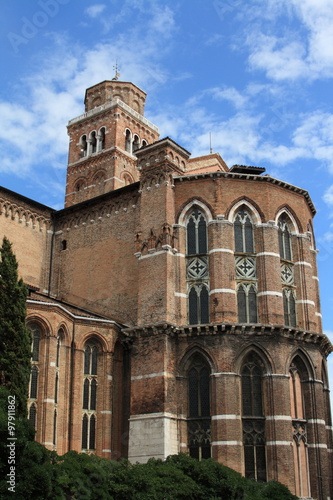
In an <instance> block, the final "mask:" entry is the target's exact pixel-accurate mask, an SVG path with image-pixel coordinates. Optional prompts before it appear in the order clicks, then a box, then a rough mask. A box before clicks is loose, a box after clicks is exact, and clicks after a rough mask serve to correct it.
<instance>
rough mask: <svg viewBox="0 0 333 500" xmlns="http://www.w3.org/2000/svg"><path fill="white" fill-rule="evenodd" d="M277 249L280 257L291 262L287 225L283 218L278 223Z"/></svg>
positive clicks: (289, 236)
mask: <svg viewBox="0 0 333 500" xmlns="http://www.w3.org/2000/svg"><path fill="white" fill-rule="evenodd" d="M278 228H279V229H278V234H279V249H280V257H281V259H285V260H292V251H291V234H290V229H289V224H288V221H287V218H286V217H285V216H281V217H280V218H279V221H278Z"/></svg>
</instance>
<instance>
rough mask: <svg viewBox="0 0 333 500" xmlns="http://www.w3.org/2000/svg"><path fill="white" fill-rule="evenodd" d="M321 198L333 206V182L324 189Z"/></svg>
mask: <svg viewBox="0 0 333 500" xmlns="http://www.w3.org/2000/svg"><path fill="white" fill-rule="evenodd" d="M323 199H324V201H325V203H327V204H328V205H331V206H332V207H333V184H332V186H330V187H329V188H328V189H327V190H326V191H325V194H324V196H323Z"/></svg>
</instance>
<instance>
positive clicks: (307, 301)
mask: <svg viewBox="0 0 333 500" xmlns="http://www.w3.org/2000/svg"><path fill="white" fill-rule="evenodd" d="M296 304H309V305H310V306H315V305H316V304H315V303H314V302H313V300H307V299H299V300H296Z"/></svg>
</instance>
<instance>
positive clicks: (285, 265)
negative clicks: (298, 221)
mask: <svg viewBox="0 0 333 500" xmlns="http://www.w3.org/2000/svg"><path fill="white" fill-rule="evenodd" d="M290 224H291V222H290V220H289V219H288V217H287V215H285V214H283V215H281V216H280V218H279V220H278V235H279V249H280V267H281V283H282V295H283V312H284V324H285V325H287V326H293V327H296V326H297V317H296V295H295V281H294V264H293V263H292V262H291V260H292V248H291V233H290Z"/></svg>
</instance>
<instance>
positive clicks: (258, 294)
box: [257, 290, 282, 297]
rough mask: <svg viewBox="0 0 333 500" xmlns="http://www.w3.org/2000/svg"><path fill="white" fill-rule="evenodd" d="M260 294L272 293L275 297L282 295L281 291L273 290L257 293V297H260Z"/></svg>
mask: <svg viewBox="0 0 333 500" xmlns="http://www.w3.org/2000/svg"><path fill="white" fill-rule="evenodd" d="M262 295H274V296H275V297H282V292H274V291H272V290H267V291H265V292H259V293H257V297H261V296H262Z"/></svg>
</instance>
